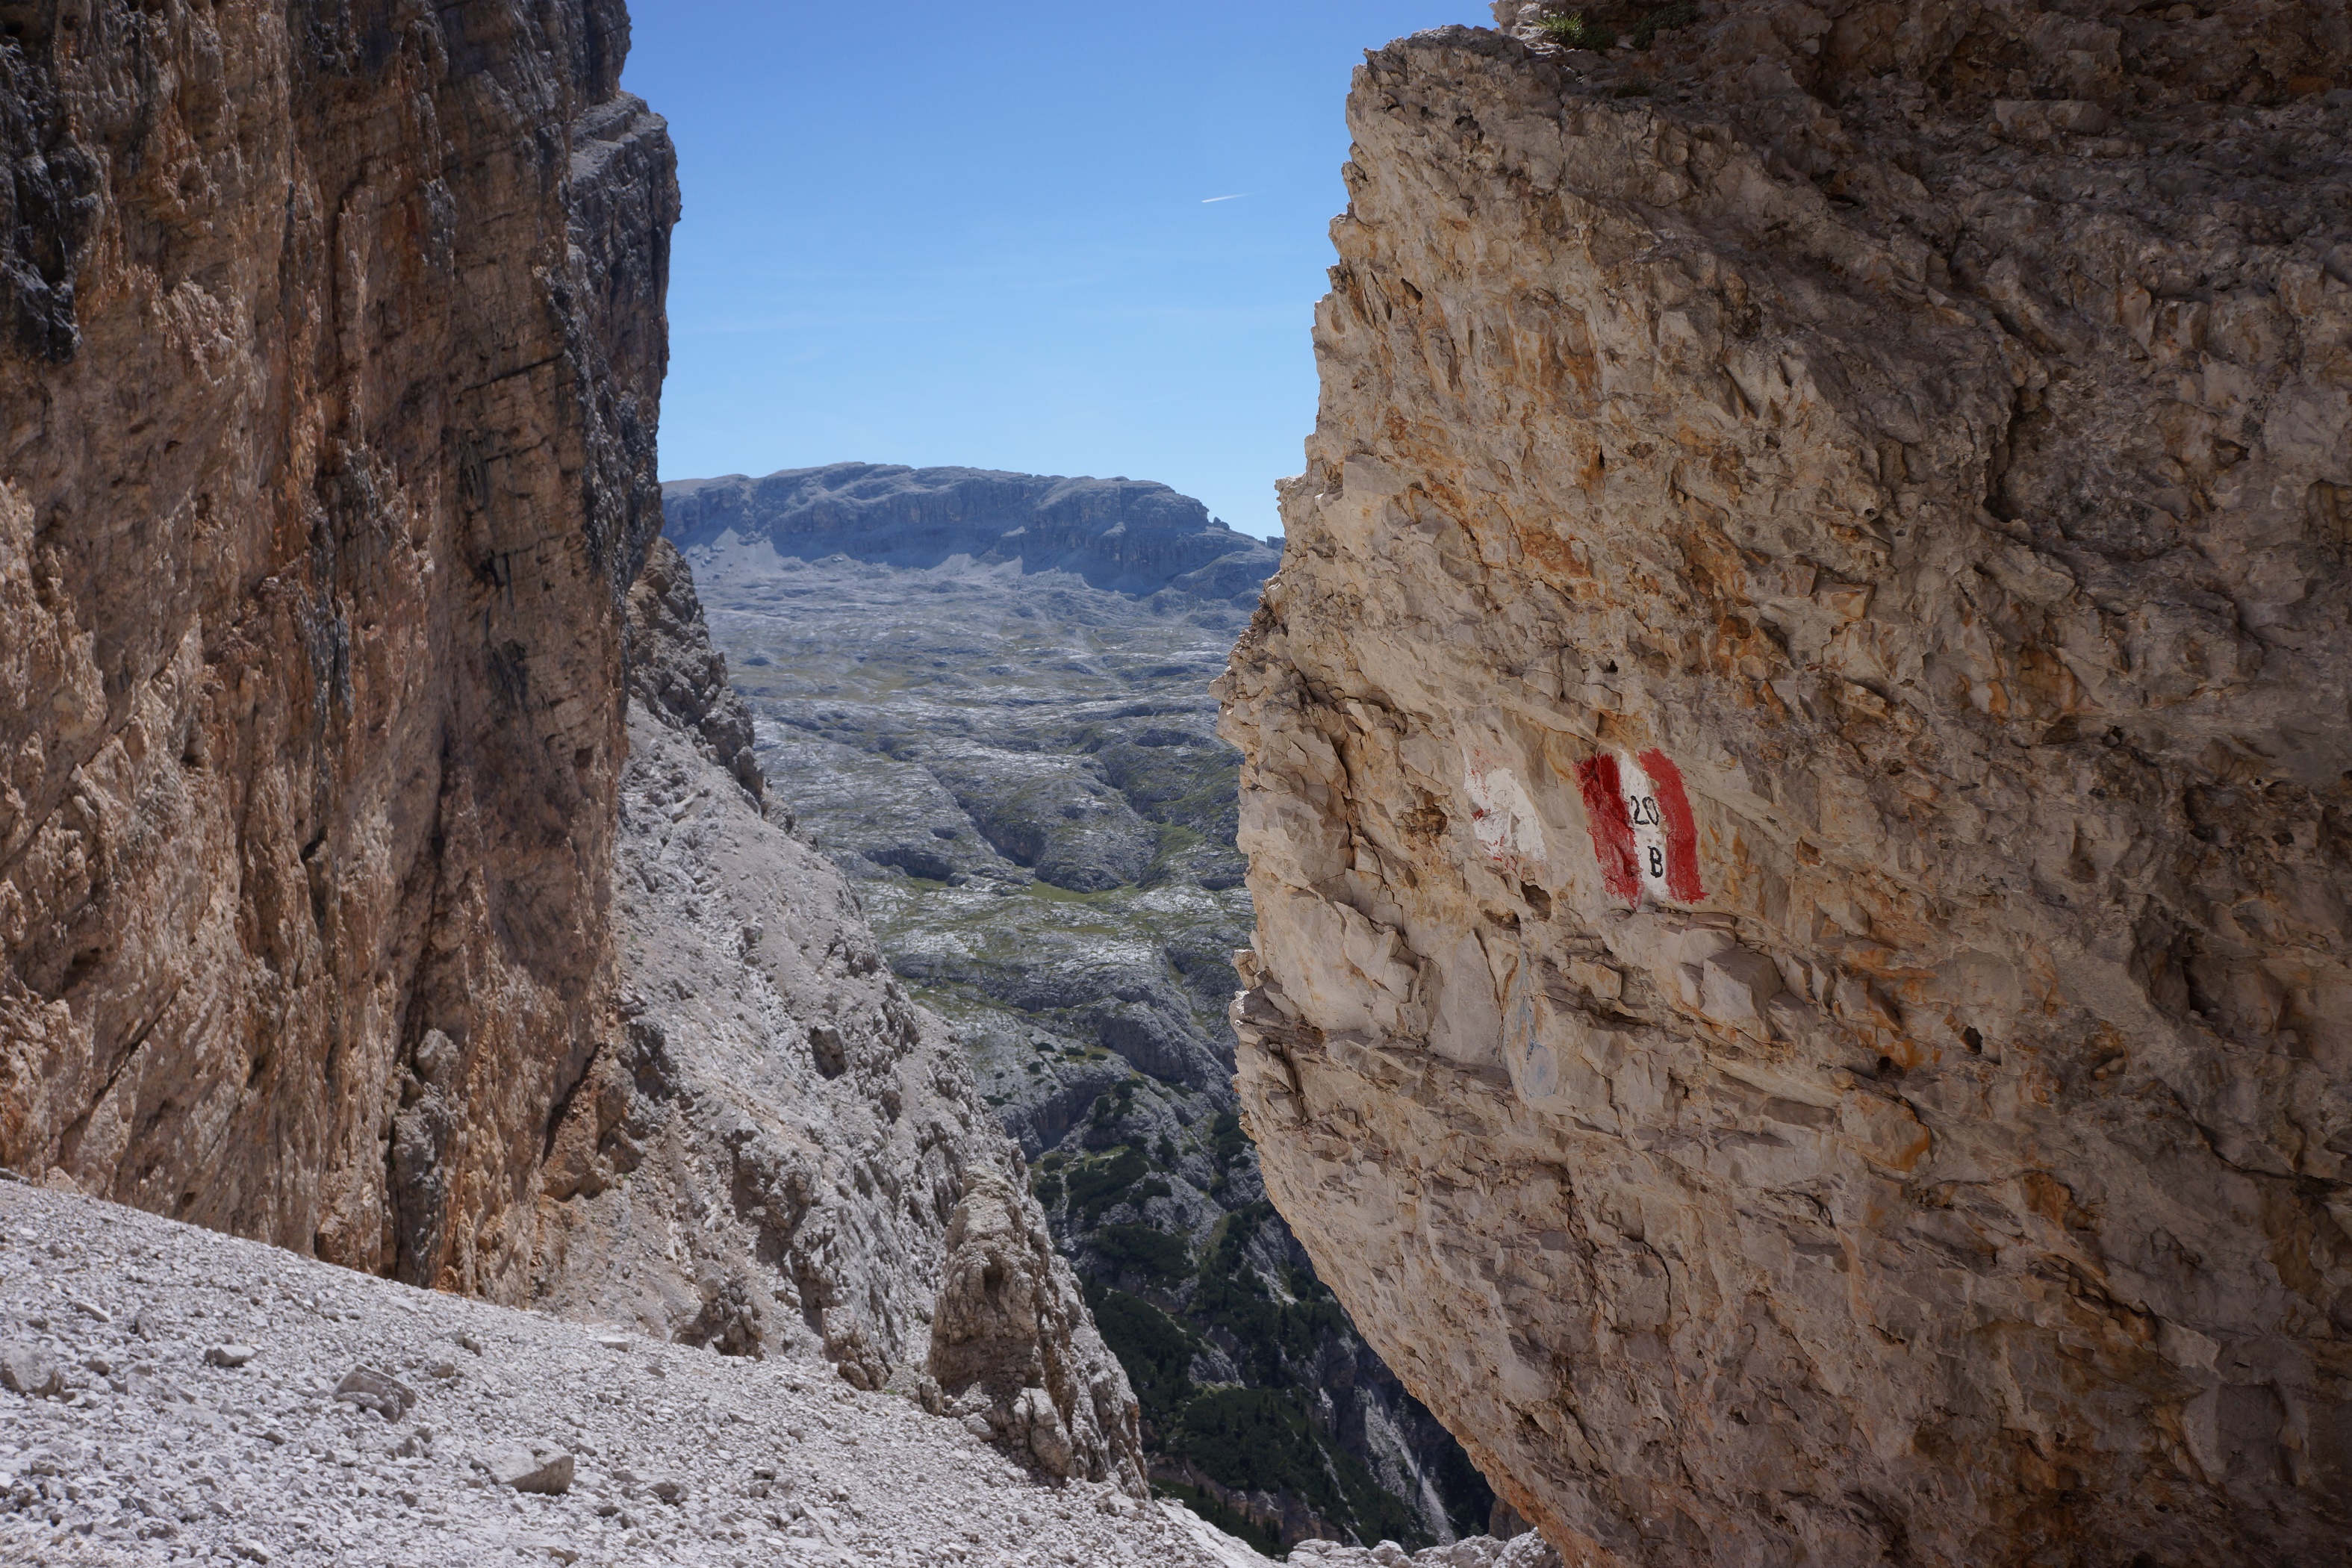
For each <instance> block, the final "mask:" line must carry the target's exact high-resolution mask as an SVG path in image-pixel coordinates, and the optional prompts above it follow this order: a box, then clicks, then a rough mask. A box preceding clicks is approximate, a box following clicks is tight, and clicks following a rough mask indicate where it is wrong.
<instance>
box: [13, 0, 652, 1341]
mask: <svg viewBox="0 0 2352 1568" xmlns="http://www.w3.org/2000/svg"><path fill="white" fill-rule="evenodd" d="M7 22H8V26H7V29H6V37H5V39H0V73H5V77H6V79H7V85H6V86H5V89H0V103H5V105H6V109H5V112H0V134H5V137H6V139H7V148H6V151H7V155H8V157H9V159H10V161H11V163H10V166H11V169H12V170H13V171H16V174H15V176H14V181H13V184H12V186H11V190H12V195H10V197H9V198H8V199H9V200H10V201H11V202H13V204H14V205H13V206H12V207H11V208H10V210H9V213H8V215H7V216H8V217H9V219H10V224H9V227H8V230H7V238H6V241H5V243H6V246H7V247H8V248H7V251H6V254H5V258H0V274H5V279H6V289H7V291H8V294H9V298H10V302H11V305H12V309H13V311H14V315H13V318H12V322H11V326H12V330H13V336H12V337H11V338H10V339H9V340H8V342H6V344H5V348H0V769H5V775H4V776H0V1163H7V1164H9V1165H12V1166H15V1167H17V1168H20V1169H23V1170H26V1171H28V1172H31V1173H35V1174H36V1175H53V1176H54V1179H57V1180H60V1181H69V1182H71V1183H73V1184H77V1185H79V1186H80V1187H81V1188H83V1189H85V1190H87V1191H89V1192H91V1193H94V1194H103V1195H105V1196H109V1197H111V1198H115V1199H118V1200H121V1201H123V1202H127V1203H131V1204H134V1205H139V1206H141V1207H144V1208H149V1209H153V1210H157V1211H160V1212H163V1213H167V1214H171V1215H175V1216H179V1217H183V1218H187V1219H191V1220H194V1221H198V1222H201V1223H203V1224H205V1225H208V1226H215V1227H218V1228H223V1229H227V1230H233V1231H236V1232H237V1233H238V1234H240V1235H244V1236H248V1237H258V1238H263V1239H267V1240H270V1241H274V1242H278V1243H280V1244H282V1245H285V1246H289V1247H296V1248H298V1249H300V1250H303V1251H313V1250H315V1251H316V1252H317V1253H319V1254H320V1255H321V1256H323V1257H326V1258H331V1259H334V1260H336V1261H339V1262H342V1263H346V1264H350V1265H352V1266H355V1267H359V1268H369V1269H378V1270H386V1271H391V1272H394V1273H397V1274H398V1275H399V1276H401V1277H402V1278H404V1279H410V1280H412V1281H415V1282H419V1283H427V1282H439V1283H445V1284H449V1285H454V1286H457V1287H459V1288H465V1289H478V1290H483V1291H488V1292H489V1293H492V1294H496V1295H499V1296H504V1297H509V1298H511V1297H512V1296H514V1295H515V1294H517V1293H518V1292H520V1290H522V1289H524V1288H525V1287H526V1285H527V1283H528V1280H529V1278H530V1258H531V1246H530V1239H531V1238H530V1231H531V1227H532V1226H533V1225H534V1224H535V1210H534V1204H533V1194H534V1187H535V1183H536V1180H537V1172H538V1169H539V1165H540V1161H541V1153H542V1151H543V1149H544V1146H545V1142H546V1140H547V1137H548V1132H549V1121H550V1117H551V1111H552V1109H553V1108H554V1107H555V1106H556V1104H557V1103H558V1102H559V1101H560V1100H562V1096H563V1094H564V1092H565V1090H566V1089H567V1088H568V1087H569V1086H570V1085H571V1084H572V1082H573V1081H574V1080H575V1079H577V1078H578V1076H579V1074H580V1073H581V1071H582V1069H583V1067H584V1066H585V1064H586V1062H587V1061H588V1059H589V1057H590V1054H591V1051H592V1049H593V1044H594V1042H595V1040H596V1038H597V1037H598V1035H599V1032H600V1031H601V1030H602V1029H603V1028H604V1026H605V1024H606V1020H607V1018H608V1017H609V1012H608V1009H609V1005H610V996H611V990H612V987H611V974H610V966H611V963H612V940H611V932H610V929H609V916H608V897H607V889H608V879H609V868H610V864H611V857H612V837H613V824H614V791H615V784H616V781H617V779H618V775H619V772H620V767H621V762H622V754H623V751H624V746H625V737H624V733H623V727H622V726H623V695H622V693H623V683H622V670H621V638H620V621H621V605H620V600H621V596H622V594H623V591H624V590H625V588H626V587H627V586H628V584H630V582H631V581H632V580H633V579H634V578H635V575H636V572H637V568H638V565H639V563H640V562H641V561H642V560H643V558H644V554H645V551H646V544H647V542H649V541H650V539H651V538H652V537H653V535H654V533H655V531H656V529H657V527H658V525H659V521H660V507H659V500H658V485H657V483H656V479H655V474H654V465H653V456H654V426H655V417H656V401H657V398H658V394H659V387H660V380H661V374H662V369H663V363H664V359H665V355H666V352H667V351H666V346H665V342H666V340H665V323H664V318H663V314H662V296H663V289H664V287H665V284H666V281H667V269H668V234H669V226H670V224H671V222H672V221H673V220H674V218H675V217H676V216H677V187H676V184H675V181H674V178H673V174H672V167H673V157H672V153H671V150H670V145H669V141H668V137H667V132H666V131H665V129H664V127H663V124H662V121H660V120H659V119H658V118H657V117H656V116H655V115H653V114H652V113H650V112H649V111H648V110H646V107H645V105H644V104H643V103H641V102H639V101H638V100H636V99H635V98H633V97H630V96H629V95H627V94H625V93H623V92H621V91H620V90H619V87H618V81H619V75H620V68H621V61H622V58H623V57H624V55H625V52H626V47H627V40H628V25H627V19H626V16H625V11H624V10H623V7H622V6H621V5H620V4H619V3H618V0H557V3H553V4H547V5H523V4H520V3H519V0H488V3H485V4H479V5H467V6H465V7H462V8H457V9H452V8H447V7H442V8H438V9H436V8H427V7H415V6H403V7H394V6H392V5H354V6H346V7H337V6H307V5H295V6H290V7H289V6H286V5H268V4H262V3H260V0H220V3H218V4H212V3H206V4H203V5H195V4H183V3H179V0H166V3H163V4H160V5H149V6H137V7H130V6H121V5H100V6H89V7H84V6H17V7H14V8H12V9H11V10H10V12H9V14H8V17H7ZM411 1069H414V1071H415V1074H417V1075H420V1076H422V1077H425V1078H428V1079H431V1080H432V1081H434V1082H436V1084H439V1085H442V1086H444V1088H445V1089H446V1093H447V1094H448V1095H449V1096H450V1097H451V1099H452V1100H453V1101H454V1102H456V1103H457V1104H458V1105H459V1106H460V1107H461V1110H460V1112H459V1114H458V1117H457V1127H456V1129H455V1130H454V1131H453V1134H452V1138H451V1141H450V1142H449V1143H448V1144H447V1146H446V1147H445V1148H442V1149H440V1150H438V1151H437V1152H436V1158H435V1159H434V1161H433V1162H432V1163H431V1168H430V1169H429V1170H427V1169H426V1168H425V1167H424V1166H422V1165H419V1164H417V1163H415V1162H408V1163H404V1161H403V1160H402V1159H401V1158H400V1157H399V1155H398V1153H397V1152H396V1151H395V1150H394V1147H393V1143H394V1113H395V1112H396V1111H397V1110H399V1108H400V1107H399V1099H398V1087H399V1085H400V1083H401V1082H402V1081H403V1079H404V1076H407V1075H409V1074H410V1072H411ZM412 1177H413V1178H414V1179H411V1178H412Z"/></svg>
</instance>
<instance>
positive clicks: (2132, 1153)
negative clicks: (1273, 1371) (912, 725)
mask: <svg viewBox="0 0 2352 1568" xmlns="http://www.w3.org/2000/svg"><path fill="white" fill-rule="evenodd" d="M1505 9H1506V10H1507V12H1508V13H1509V14H1510V19H1512V20H1513V21H1515V22H1525V21H1530V20H1532V18H1522V17H1521V16H1519V13H1520V11H1521V9H1522V8H1521V7H1519V6H1517V5H1511V6H1507V7H1506V8H1505ZM1590 9H1591V16H1590V18H1589V19H1590V20H1591V21H1594V22H1596V23H1606V22H1612V21H1613V22H1614V23H1615V25H1617V26H1620V27H1621V28H1624V29H1627V36H1628V37H1631V36H1632V35H1631V31H1630V29H1631V26H1632V25H1633V23H1635V22H1637V21H1639V20H1640V19H1641V17H1642V16H1643V15H1644V14H1645V13H1646V10H1647V9H1648V8H1633V7H1618V8H1612V7H1607V6H1597V7H1592V8H1590ZM1678 15H1681V16H1689V17H1694V18H1695V19H1691V20H1688V21H1687V23H1686V25H1685V26H1680V27H1670V28H1665V29H1663V30H1659V31H1657V32H1656V34H1655V37H1654V40H1653V42H1652V45H1651V47H1650V48H1649V49H1648V50H1647V51H1646V52H1643V51H1638V50H1634V49H1631V48H1621V49H1618V50H1615V51H1613V52H1612V53H1610V54H1608V55H1606V56H1603V55H1601V54H1599V53H1594V52H1591V51H1581V50H1579V51H1563V50H1561V49H1559V48H1556V47H1550V46H1549V45H1548V44H1547V45H1544V46H1542V47H1530V45H1529V44H1528V43H1527V42H1523V41H1516V40H1514V39H1512V38H1509V37H1502V36H1498V35H1496V34H1494V33H1486V32H1474V31H1471V30H1467V29H1459V28H1454V29H1445V30H1443V31H1441V32H1438V33H1435V34H1423V35H1418V36H1416V37H1413V38H1412V39H1410V40H1406V41H1404V42H1402V43H1399V44H1396V45H1393V46H1391V47H1389V48H1387V49H1385V50H1382V51H1380V52H1378V53H1377V54H1375V55H1374V56H1373V57H1371V58H1370V62H1369V64H1368V65H1367V67H1366V68H1364V69H1363V70H1362V71H1361V72H1360V74H1359V75H1358V78H1357V80H1356V86H1355V90H1354V92H1353V94H1352V96H1351V99H1350V102H1349V115H1350V124H1351V126H1352V129H1353V131H1354V134H1355V139H1356V146H1355V151H1354V156H1353V162H1352V163H1350V165H1349V168H1348V171H1347V174H1348V181H1349V194H1350V205H1349V211H1348V213H1347V214H1346V216H1343V217H1341V218H1340V219H1339V221H1338V222H1337V223H1336V224H1335V225H1334V228H1333V236H1334V239H1335V241H1336V243H1337V246H1338V248H1339V267H1338V268H1336V269H1335V270H1334V272H1333V275H1332V277H1333V291H1332V293H1331V295H1330V296H1329V298H1328V299H1327V300H1325V301H1324V303H1323V305H1322V306H1321V308H1320V310H1319V311H1318V318H1317V330H1316V342H1317V350H1318V356H1319V359H1320V363H1321V367H1322V375H1323V402H1322V408H1321V415H1320V419H1319V422H1318V428H1317V431H1316V434H1315V436H1314V437H1313V438H1312V439H1311V441H1310V442H1309V444H1308V447H1307V473H1306V474H1305V476H1304V477H1302V478H1301V479H1297V480H1296V481H1293V482H1292V483H1291V484H1289V485H1288V487H1287V488H1286V495H1285V506H1284V515H1285V520H1286V527H1287V539H1288V548H1287V552H1286V556H1285V561H1284V564H1283V568H1282V570H1281V572H1280V573H1279V574H1277V575H1276V577H1275V578H1274V579H1273V580H1272V581H1271V583H1270V584H1268V588H1267V593H1266V598H1265V608H1264V609H1263V611H1262V612H1261V614H1260V616H1259V617H1258V619H1257V622H1256V624H1255V626H1253V627H1252V629H1251V630H1250V632H1249V633H1248V634H1246V636H1245V637H1244V639H1243V642H1242V644H1241V646H1240V647H1239V648H1238V649H1237V651H1236V653H1235V656H1234V665H1233V669H1232V673H1231V674H1230V676H1229V677H1228V678H1227V680H1226V682H1225V685H1224V687H1223V695H1224V697H1225V700H1226V701H1227V704H1228V706H1227V715H1226V727H1225V732H1226V733H1227V735H1228V736H1229V737H1230V738H1231V739H1233V740H1234V742H1235V743H1237V744H1239V745H1240V746H1242V747H1243V748H1244V751H1245V752H1246V753H1247V760H1246V763H1245V765H1244V773H1243V805H1242V828H1241V844H1242V846H1243V847H1244V849H1245V850H1246V851H1248V852H1249V854H1250V856H1251V858H1252V873H1251V879H1250V886H1251V889H1252V890H1253V893H1254V894H1255V900H1256V909H1257V914H1258V941H1257V949H1256V953H1255V957H1254V958H1251V959H1250V960H1248V961H1247V962H1246V963H1245V965H1244V968H1245V976H1244V977H1245V979H1247V980H1248V981H1250V982H1251V989H1250V990H1249V991H1247V992H1246V993H1245V994H1244V996H1243V998H1242V999H1241V1001H1240V1002H1239V1004H1238V1005H1237V1010H1236V1017H1237V1023H1238V1026H1239V1033H1240V1037H1241V1042H1242V1044H1241V1053H1240V1079H1241V1085H1242V1089H1243V1095H1244V1104H1245V1106H1246V1112H1247V1118H1248V1122H1249V1125H1250V1127H1251V1129H1252V1130H1253V1131H1254V1133H1255V1136H1256V1137H1257V1139H1258V1140H1259V1142H1260V1145H1261V1150H1262V1155H1263V1165H1264V1170H1265V1181H1266V1186H1267V1190H1268V1192H1269V1194H1271V1195H1272V1196H1273V1197H1274V1199H1275V1201H1276V1203H1277V1204H1278V1205H1280V1206H1281V1208H1282V1210H1283V1212H1284V1213H1285V1215H1286V1216H1287V1217H1288V1218H1289V1220H1290V1222H1291V1224H1292V1225H1293V1226H1295V1227H1296V1229H1297V1232H1298V1234H1299V1236H1300V1237H1302V1238H1303V1239H1304V1240H1305V1241H1306V1243H1307V1247H1308V1248H1309V1249H1310V1251H1311V1252H1312V1253H1313V1255H1314V1258H1315V1261H1316V1265H1317V1268H1318V1270H1319V1271H1320V1272H1321V1273H1322V1275H1323V1277H1324V1278H1325V1279H1327V1280H1328V1281H1329V1282H1330V1284H1331V1285H1332V1287H1333V1288H1334V1289H1336V1290H1337V1291H1338V1292H1339V1296H1340V1298H1341V1299H1342V1300H1344V1301H1345V1302H1346V1304H1347V1306H1348V1308H1349V1311H1350V1313H1351V1314H1352V1315H1353V1317H1354V1319H1355V1321H1356V1322H1357V1323H1358V1324H1359V1325H1360V1326H1361V1327H1362V1329H1363V1330H1364V1331H1365V1332H1366V1334H1367V1335H1368V1337H1370V1340H1371V1341H1372V1342H1373V1343H1374V1344H1375V1345H1376V1346H1377V1347H1378V1349H1379V1350H1380V1352H1381V1354H1382V1355H1383V1356H1384V1357H1385V1358H1386V1359H1387V1360H1388V1361H1389V1363H1390V1364H1391V1366H1393V1367H1394V1368H1395V1369H1396V1370H1397V1372H1398V1373H1400V1374H1401V1375H1402V1377H1403V1378H1404V1380H1405V1381H1406V1383H1407V1384H1409V1385H1410V1386H1411V1387H1412V1388H1413V1389H1414V1391H1415V1392H1416V1393H1417V1394H1420V1395H1421V1396H1422V1397H1423V1399H1424V1400H1426V1401H1427V1403H1428V1404H1429V1405H1430V1406H1431V1408H1432V1409H1433V1411H1435V1412H1436V1413H1437V1415H1439V1416H1440V1417H1442V1418H1443V1419H1444V1421H1445V1422H1446V1423H1447V1424H1448V1425H1449V1426H1451V1427H1452V1428H1453V1429H1454V1431H1455V1432H1456V1433H1457V1434H1459V1435H1460V1436H1462V1437H1463V1438H1464V1440H1465V1443H1466V1444H1467V1446H1468V1447H1469V1448H1470V1449H1471V1451H1472V1453H1473V1455H1474V1457H1475V1458H1477V1459H1478V1460H1479V1462H1480V1464H1481V1465H1482V1467H1483V1468H1486V1473H1487V1474H1488V1476H1489V1477H1490V1478H1491V1479H1493V1480H1494V1481H1495V1482H1496V1487H1497V1489H1498V1490H1500V1491H1501V1492H1502V1493H1503V1494H1504V1495H1505V1496H1506V1498H1507V1500H1509V1501H1510V1502H1511V1503H1512V1504H1513V1505H1514V1506H1515V1507H1517V1509H1518V1510H1520V1511H1522V1512H1523V1513H1525V1514H1526V1515H1527V1516H1528V1518H1529V1519H1531V1520H1533V1521H1536V1522H1537V1523H1538V1524H1539V1525H1540V1526H1541V1527H1542V1529H1543V1530H1544V1531H1545V1532H1546V1533H1547V1534H1548V1535H1549V1537H1550V1538H1551V1540H1552V1541H1553V1542H1555V1543H1557V1544H1558V1545H1559V1547H1560V1549H1561V1550H1562V1552H1563V1554H1564V1555H1565V1556H1566V1557H1567V1558H1568V1559H1569V1560H1570V1561H1571V1562H1574V1563H1595V1564H1599V1563H1606V1564H1630V1563H1643V1564H1660V1565H1664V1564H1676V1565H1680V1564H1730V1563H1822V1564H1850V1563H1927V1562H1934V1563H1974V1564H1992V1563H2069V1564H2074V1563H2081V1564H2105V1563H2114V1564H2118V1565H2120V1564H2123V1563H2135V1564H2175V1563H2177V1564H2184V1565H2185V1564H2189V1563H2206V1562H2215V1561H2257V1560H2258V1561H2263V1562H2275V1563H2307V1564H2321V1563H2334V1562H2337V1561H2340V1560H2341V1557H2342V1552H2343V1542H2344V1540H2345V1539H2346V1533H2345V1532H2346V1530H2347V1523H2352V1519H2347V1512H2346V1505H2345V1501H2344V1499H2345V1495H2346V1489H2347V1481H2352V915H2347V894H2352V782H2347V781H2352V716H2347V670H2352V632H2348V631H2347V611H2348V610H2352V570H2347V531H2346V518H2347V511H2346V503H2345V498H2346V496H2347V493H2352V491H2347V486H2352V250H2347V246H2346V240H2347V235H2352V222H2347V218H2352V195H2348V194H2347V163H2352V160H2347V142H2352V97H2347V93H2346V92H2345V91H2344V90H2342V85H2343V84H2345V83H2346V82H2347V80H2352V23H2347V19H2346V17H2345V14H2344V12H2343V10H2342V8H2341V7H2337V6H2323V5H2294V4H2284V3H2277V4H2272V3H2259V0H2246V3H2241V4H2233V5H2219V6H2207V7H2198V8H2197V9H2196V10H2195V11H2194V12H2192V11H2190V10H2189V8H2188V7H2174V8H2171V9H2170V10H2169V11H2161V10H2158V9H2156V8H2141V7H2132V6H2126V5H2107V4H2087V3H2086V4H2083V5H2071V6H2067V7H2063V9H2062V8H2056V7H2040V6H2029V5H1984V4H1976V3H1973V0H1962V3H1955V4H1937V5H1892V4H1863V3H1855V0H1839V3H1825V4H1822V5H1800V4H1779V3H1757V4H1748V5H1719V4H1701V5H1697V6H1696V8H1695V10H1693V11H1690V12H1683V13H1678ZM1538 37H1540V35H1538V34H1537V33H1536V32H1535V31H1534V29H1533V28H1532V27H1531V26H1530V27H1528V38H1530V39H1533V38H1538Z"/></svg>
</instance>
